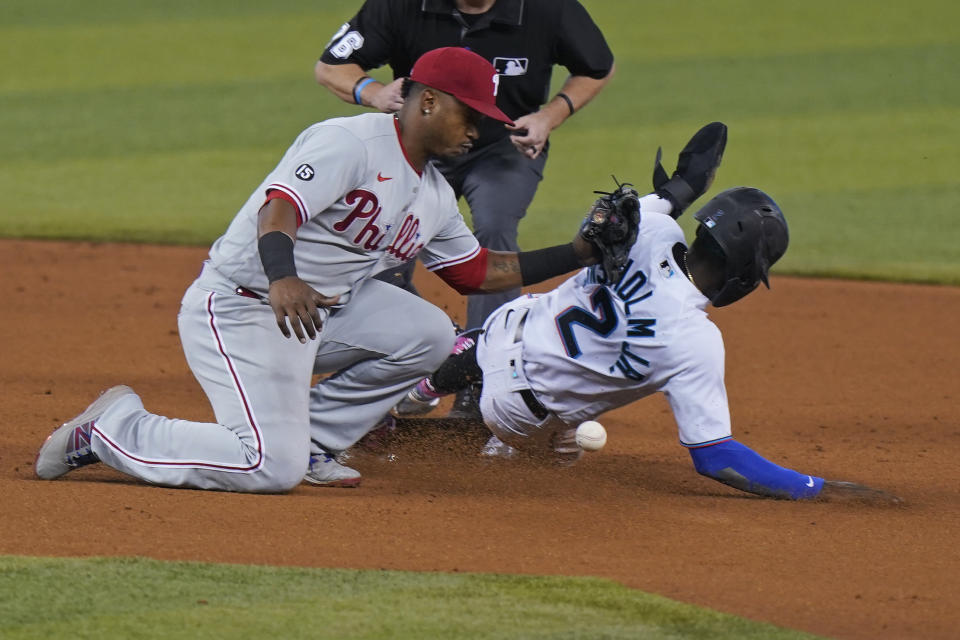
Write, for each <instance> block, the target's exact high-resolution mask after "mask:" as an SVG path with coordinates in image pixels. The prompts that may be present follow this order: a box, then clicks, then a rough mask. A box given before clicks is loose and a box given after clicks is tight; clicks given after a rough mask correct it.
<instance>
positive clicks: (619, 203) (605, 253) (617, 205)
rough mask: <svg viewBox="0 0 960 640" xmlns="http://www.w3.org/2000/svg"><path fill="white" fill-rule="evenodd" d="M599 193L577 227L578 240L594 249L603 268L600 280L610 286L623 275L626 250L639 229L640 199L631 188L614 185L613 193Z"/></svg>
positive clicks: (627, 185)
mask: <svg viewBox="0 0 960 640" xmlns="http://www.w3.org/2000/svg"><path fill="white" fill-rule="evenodd" d="M594 193H599V194H602V195H601V197H600V198H599V199H598V200H597V201H596V202H594V203H593V206H592V207H591V208H590V211H589V212H588V213H587V217H586V218H584V219H583V224H581V225H580V232H579V233H580V237H581V238H583V239H584V240H586V241H587V242H589V243H590V244H592V245H593V247H594V253H595V254H596V256H597V257H598V258H600V261H601V263H602V265H603V272H602V273H601V274H600V281H601V282H602V283H604V284H613V283H615V282H617V281H618V280H619V279H620V276H622V275H623V268H624V267H625V266H626V264H627V257H628V256H629V254H630V247H632V246H633V243H634V242H636V240H637V230H638V229H639V228H640V196H639V194H637V191H636V190H635V189H634V188H633V185H631V184H629V183H626V184H619V183H618V184H617V190H616V191H614V192H613V193H607V192H605V191H595V192H594Z"/></svg>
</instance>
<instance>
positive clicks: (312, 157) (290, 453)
mask: <svg viewBox="0 0 960 640" xmlns="http://www.w3.org/2000/svg"><path fill="white" fill-rule="evenodd" d="M496 89H497V72H496V70H495V69H494V67H493V66H492V65H491V64H490V63H489V62H487V61H486V60H484V59H483V58H481V57H480V56H479V55H477V54H475V53H473V52H470V51H468V50H466V49H462V48H444V49H437V50H434V51H431V52H428V53H426V54H424V55H423V56H422V57H421V58H420V59H419V60H418V61H417V63H416V64H415V65H414V68H413V70H412V71H411V75H410V80H409V81H408V82H407V83H406V85H405V88H404V92H405V96H406V99H405V101H404V106H403V108H402V109H401V110H400V112H399V113H398V114H397V115H395V116H394V115H389V114H384V113H370V114H364V115H359V116H356V117H352V118H335V119H332V120H327V121H324V122H321V123H318V124H315V125H313V126H311V127H309V128H308V129H306V130H305V131H304V132H303V133H301V134H300V135H299V136H298V137H297V139H296V140H295V141H294V143H293V145H292V146H291V147H290V148H289V149H288V150H287V152H286V154H285V155H284V156H283V158H282V159H281V160H280V163H279V164H278V165H277V167H276V168H275V169H274V170H273V171H272V172H271V173H270V174H269V175H268V176H267V177H266V179H265V180H264V181H263V182H262V183H261V184H260V186H259V187H257V189H256V190H255V191H254V192H253V194H252V195H251V196H250V198H249V199H248V200H247V202H246V204H244V206H243V207H242V208H241V210H240V211H239V213H238V214H237V216H236V217H235V218H234V220H233V222H232V223H231V224H230V226H229V228H228V229H227V231H226V233H225V234H224V235H223V236H222V237H221V238H219V239H218V240H217V241H216V242H215V243H214V245H213V247H212V248H211V250H210V257H209V259H208V260H207V261H206V262H205V264H204V266H203V271H202V273H201V274H200V276H199V277H198V278H197V280H196V281H195V282H194V283H193V285H192V286H191V287H190V288H189V289H188V290H187V292H186V294H185V295H184V297H183V302H182V306H181V309H180V314H179V329H180V338H181V341H182V344H183V349H184V353H185V355H186V358H187V363H188V364H189V366H190V368H191V370H192V371H193V373H194V375H195V376H196V377H197V380H198V381H199V382H200V384H201V386H202V387H203V389H204V391H205V393H206V394H207V397H208V398H209V400H210V403H211V405H212V406H213V410H214V413H215V415H216V423H210V424H206V423H196V422H188V421H185V420H175V419H170V418H166V417H162V416H158V415H153V414H150V413H148V412H147V411H146V410H145V409H144V407H143V405H142V404H141V401H140V398H139V397H138V396H137V395H136V394H135V393H134V392H133V391H132V390H131V389H130V388H129V387H123V386H120V387H114V388H113V389H110V390H109V391H107V392H106V393H105V394H103V395H102V396H101V397H100V398H98V399H97V400H96V401H94V403H93V404H92V405H90V407H88V409H87V410H86V411H84V412H83V413H81V414H80V415H79V416H77V417H76V418H74V419H73V420H71V421H69V422H67V423H66V424H65V425H63V426H61V427H60V428H59V429H57V430H56V431H55V432H54V433H53V435H51V436H50V438H48V440H47V441H46V442H45V443H44V445H43V447H42V448H41V449H40V452H39V453H38V456H37V462H36V472H37V475H38V476H39V477H41V478H44V479H53V478H56V477H59V476H61V475H63V474H65V473H67V472H68V471H70V470H72V469H75V468H77V467H79V466H83V465H86V464H90V463H93V462H103V463H104V464H107V465H108V466H110V467H113V468H114V469H117V470H119V471H122V472H124V473H127V474H129V475H131V476H134V477H136V478H140V479H142V480H145V481H147V482H150V483H154V484H159V485H165V486H173V487H193V488H199V489H220V490H227V491H247V492H281V491H286V490H289V489H291V488H292V487H294V486H296V485H297V484H298V483H299V482H300V481H301V480H302V479H303V478H304V475H305V473H306V475H307V479H308V480H309V481H311V482H313V483H314V484H318V485H328V486H354V485H356V484H358V483H359V482H360V474H359V473H357V472H356V471H355V470H353V469H350V468H348V467H344V466H342V465H340V464H338V463H337V462H336V461H335V460H334V455H335V454H337V453H338V452H340V451H342V450H344V449H346V448H347V447H349V446H351V445H352V444H353V443H354V442H356V441H357V440H358V439H359V438H361V437H362V436H363V435H364V434H366V433H367V431H368V430H370V428H371V427H372V426H374V425H375V424H376V423H377V422H378V420H379V419H380V418H381V416H383V415H384V414H385V413H386V412H387V410H388V409H389V408H390V407H392V406H393V405H395V404H396V403H397V402H398V401H399V400H400V399H401V398H402V396H403V395H404V394H405V393H406V391H407V390H408V389H410V388H411V387H412V386H413V385H414V384H415V383H416V381H417V380H419V379H420V378H422V377H423V376H424V375H426V374H427V373H429V372H431V371H433V370H434V369H435V368H436V367H437V366H438V365H439V364H440V363H441V362H442V361H443V359H444V357H445V356H446V354H447V353H448V352H449V350H450V347H451V345H452V343H453V341H454V335H453V331H452V329H451V326H450V321H449V319H448V318H447V317H446V315H445V314H444V313H443V312H442V311H441V310H440V309H438V308H436V307H434V306H433V305H431V304H430V303H428V302H426V301H424V300H422V299H421V298H418V297H417V296H415V295H413V294H411V293H409V292H407V291H404V290H402V289H400V288H398V287H394V286H392V285H388V284H386V283H383V282H380V281H377V280H373V279H372V278H371V276H372V275H374V274H376V273H378V272H380V271H382V270H384V269H386V268H390V267H392V266H397V265H400V264H402V263H404V262H407V261H410V260H413V259H414V258H415V257H416V256H418V255H419V256H420V258H421V259H422V261H423V263H424V265H426V267H427V268H428V269H430V270H432V271H434V272H435V273H437V274H439V275H440V277H442V278H443V279H444V280H446V281H447V282H448V283H450V284H451V285H452V286H453V287H454V288H456V289H457V290H459V291H461V292H464V293H467V292H477V291H480V292H483V291H497V290H502V289H508V288H510V287H517V286H520V285H521V284H528V283H532V282H537V281H541V280H544V279H546V278H549V277H553V276H554V275H559V274H561V273H566V272H569V271H573V270H575V269H577V268H579V267H580V266H582V265H585V264H593V263H595V262H596V260H597V258H596V256H595V254H594V251H593V248H592V247H591V246H590V245H589V244H587V243H585V242H584V241H583V240H582V239H581V238H579V237H578V238H576V239H575V240H574V241H573V242H572V243H569V244H566V245H561V246H558V247H550V248H547V249H540V250H537V251H531V252H524V253H509V252H494V251H487V250H486V249H482V248H481V247H480V246H479V245H478V243H477V240H476V239H475V238H474V236H473V234H472V233H471V232H470V229H469V228H468V227H467V226H466V224H465V223H464V221H463V219H462V217H461V216H460V213H459V212H458V210H457V205H456V200H455V198H454V194H453V191H452V189H451V188H450V186H449V185H448V184H447V182H446V180H444V178H443V176H442V175H440V173H439V172H438V171H437V169H436V168H435V167H434V166H433V164H431V163H430V159H432V158H434V157H448V156H456V155H459V154H462V153H465V152H466V151H468V150H469V149H470V147H471V145H472V143H473V141H474V140H475V139H476V138H477V135H478V123H479V122H480V120H481V118H482V117H484V116H487V117H491V118H495V119H498V120H500V121H502V122H510V119H509V118H507V117H506V116H505V115H504V114H503V113H502V112H501V111H500V110H499V109H498V108H497V107H496ZM292 335H295V336H296V339H295V340H294V339H290V338H291V336H292ZM315 373H330V374H332V375H330V376H328V377H325V378H323V379H322V380H321V382H319V383H318V384H316V385H315V386H313V387H311V386H310V383H311V376H312V374H315ZM311 436H312V438H313V445H312V447H311ZM311 449H312V453H313V455H310V454H311Z"/></svg>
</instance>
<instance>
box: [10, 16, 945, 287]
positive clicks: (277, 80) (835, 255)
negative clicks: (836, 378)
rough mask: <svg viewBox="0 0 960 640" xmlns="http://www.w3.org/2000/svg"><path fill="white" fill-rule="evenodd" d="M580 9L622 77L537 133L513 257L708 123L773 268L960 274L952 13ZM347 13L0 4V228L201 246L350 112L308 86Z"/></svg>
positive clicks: (566, 228)
mask: <svg viewBox="0 0 960 640" xmlns="http://www.w3.org/2000/svg"><path fill="white" fill-rule="evenodd" d="M585 4H586V5H587V7H588V8H589V9H590V10H591V12H592V13H593V14H594V16H595V18H596V19H597V21H598V22H599V23H600V24H601V25H602V27H603V28H604V31H605V32H606V34H607V37H608V39H609V41H610V43H611V46H612V47H613V49H614V50H615V53H616V55H617V61H618V71H617V75H616V77H615V79H614V81H613V83H612V84H611V85H610V86H609V87H608V88H607V89H606V90H605V91H604V92H603V93H602V94H601V95H600V97H598V98H597V100H596V101H595V102H594V103H593V104H591V105H590V106H589V107H588V108H587V109H586V110H584V112H583V113H579V114H577V115H576V116H575V117H574V118H573V119H571V120H570V121H569V122H568V123H567V124H565V125H564V127H563V128H561V129H560V130H558V131H557V132H556V133H555V135H554V138H553V153H552V155H551V158H550V161H549V163H548V168H547V175H546V178H545V181H544V184H543V185H542V187H541V189H540V191H539V194H538V196H537V198H536V200H535V201H534V204H533V206H532V208H531V212H530V215H529V216H528V218H527V220H526V221H525V222H524V224H523V227H522V232H521V241H522V243H523V245H524V246H525V247H527V248H533V247H537V246H544V245H547V244H551V243H555V242H560V241H563V240H565V239H566V238H567V237H568V236H569V234H570V232H571V231H572V229H573V228H574V227H575V225H576V223H577V221H578V220H579V218H580V217H581V214H582V212H583V211H584V209H585V208H586V207H587V206H588V205H589V203H590V201H591V199H592V194H591V191H592V190H593V189H595V188H605V187H608V186H609V185H611V184H612V181H611V180H610V177H609V176H610V174H612V173H613V174H616V175H617V177H618V178H620V179H621V180H629V181H632V182H635V183H636V184H637V185H638V186H639V187H641V189H643V188H646V187H647V186H648V184H649V179H650V177H649V176H650V168H651V165H652V160H653V155H654V153H655V150H656V148H657V146H658V145H662V146H663V147H664V150H665V152H666V158H667V163H668V164H672V163H673V162H674V161H675V157H676V154H677V153H678V152H679V150H680V148H681V147H682V145H683V143H684V142H686V140H687V139H688V138H689V136H690V135H691V134H692V133H693V131H695V130H696V128H697V127H699V126H700V125H702V124H704V123H706V122H709V121H712V120H722V121H724V122H726V123H727V124H728V125H729V126H730V141H729V145H728V148H727V155H726V158H725V160H724V166H723V168H722V170H721V172H720V175H719V178H718V180H717V182H716V184H715V186H714V192H716V191H717V190H719V189H720V188H724V187H728V186H735V185H739V184H750V185H754V186H758V187H760V188H763V189H765V190H767V191H768V192H769V193H771V194H772V195H774V197H775V198H776V199H777V200H778V201H779V202H780V204H781V205H782V206H783V208H784V209H785V211H786V213H787V215H788V218H789V221H790V223H791V231H792V239H793V243H792V246H791V248H790V251H789V252H788V253H787V255H786V257H785V258H784V259H783V261H782V263H781V264H780V265H778V267H777V270H778V271H780V272H781V273H788V272H789V273H798V274H815V275H844V276H854V277H870V278H883V279H891V280H912V281H932V282H946V283H951V284H960V249H958V248H957V244H956V242H955V240H954V237H955V235H956V233H955V231H954V227H955V223H954V220H953V218H954V217H955V212H956V210H957V209H958V207H960V160H958V155H957V153H956V141H957V140H958V139H960V83H958V82H956V81H955V80H954V78H953V76H954V75H955V68H956V61H957V60H960V35H958V33H960V32H958V31H957V29H956V28H955V25H956V24H957V22H958V21H960V7H958V5H957V4H956V3H954V2H952V1H949V0H916V1H915V2H911V3H904V2H901V1H900V0H848V1H846V2H834V1H830V2H828V1H826V0H811V1H809V2H804V3H768V2H761V1H760V0H725V1H724V2H721V3H717V2H711V1H708V0H686V1H685V2H683V3H672V4H670V3H666V4H663V3H658V4H653V3H643V2H631V3H622V2H616V1H614V0H587V1H586V2H585ZM352 9H353V7H352V6H349V3H348V4H347V5H345V4H344V3H341V2H316V1H313V2H310V1H307V0H287V1H285V2H283V3H281V4H280V5H277V4H276V3H273V4H263V3H260V2H254V1H253V0H241V1H238V2H226V1H225V0H218V1H213V0H211V1H207V2H202V3H195V2H187V0H176V1H169V2H161V1H160V0H152V1H151V0H140V1H137V2H130V1H128V0H91V1H90V2H83V3H71V2H66V0H60V1H53V0H46V1H38V0H7V1H6V2H4V3H3V4H2V5H0V54H2V57H3V60H4V73H3V74H2V75H0V140H2V144H0V189H2V192H3V193H4V196H5V197H4V201H3V205H2V208H0V235H7V236H27V237H53V238H87V239H112V240H135V241H144V242H169V243H188V244H207V243H209V242H210V241H211V240H213V239H214V238H215V237H216V236H217V235H219V234H220V233H221V232H222V230H223V229H224V228H225V227H226V225H227V223H228V222H229V220H230V219H231V218H232V216H233V215H234V213H235V212H236V210H237V208H238V207H239V206H240V204H241V203H242V202H243V201H244V200H245V199H246V197H247V196H248V194H249V192H250V191H251V190H252V189H253V188H254V187H255V186H256V185H257V184H258V183H259V181H260V180H261V179H262V177H263V176H264V175H265V174H266V172H267V171H268V170H269V169H270V168H272V167H273V165H274V164H275V163H276V161H277V160H278V159H279V156H280V154H281V153H282V152H283V151H284V150H285V149H286V147H287V146H288V144H289V143H290V142H291V140H292V139H293V137H294V136H295V135H296V134H297V133H298V132H299V131H300V130H301V129H302V128H304V127H305V126H306V125H308V124H310V123H312V122H314V121H317V120H321V119H323V118H326V117H328V116H331V115H340V114H348V113H356V112H357V110H356V109H355V108H352V107H350V106H349V105H345V104H343V103H341V102H340V101H338V100H336V99H335V98H333V97H332V96H330V95H329V94H328V93H327V92H326V91H323V90H321V89H320V88H318V87H317V86H316V85H315V83H314V82H313V78H312V66H313V62H314V60H315V59H316V57H317V56H318V54H319V52H320V51H321V49H322V47H323V45H324V44H325V42H326V40H327V39H328V38H329V37H330V36H331V35H332V33H333V32H334V31H335V30H336V28H337V27H338V26H339V25H340V23H342V22H343V21H344V20H345V19H346V18H347V17H349V13H350V12H351V11H352ZM383 71H384V70H381V73H380V75H381V76H382V72H383ZM562 75H563V74H562V73H558V74H557V76H558V77H557V81H558V82H559V81H560V80H562ZM684 224H685V226H686V228H687V230H688V231H690V229H691V218H690V217H689V216H687V217H685V220H684Z"/></svg>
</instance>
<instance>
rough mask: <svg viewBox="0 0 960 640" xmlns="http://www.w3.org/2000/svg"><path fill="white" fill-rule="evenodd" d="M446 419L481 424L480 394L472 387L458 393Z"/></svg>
mask: <svg viewBox="0 0 960 640" xmlns="http://www.w3.org/2000/svg"><path fill="white" fill-rule="evenodd" d="M447 417H448V418H454V419H457V420H472V421H477V422H483V414H482V413H481V412H480V393H479V392H478V391H476V390H475V389H474V388H473V387H467V388H466V389H462V390H460V391H458V392H457V395H456V396H455V397H454V400H453V406H452V407H451V408H450V412H449V413H447Z"/></svg>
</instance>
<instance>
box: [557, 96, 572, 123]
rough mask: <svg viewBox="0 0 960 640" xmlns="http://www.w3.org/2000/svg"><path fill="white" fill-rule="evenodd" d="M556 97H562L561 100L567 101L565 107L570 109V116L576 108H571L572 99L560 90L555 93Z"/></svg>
mask: <svg viewBox="0 0 960 640" xmlns="http://www.w3.org/2000/svg"><path fill="white" fill-rule="evenodd" d="M557 97H558V98H563V101H564V102H566V103H567V108H568V109H570V115H571V116H572V115H573V112H574V111H576V109H574V108H573V100H571V99H570V96H568V95H567V94H565V93H563V92H562V91H561V92H560V93H558V94H557ZM567 117H569V116H567Z"/></svg>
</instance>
